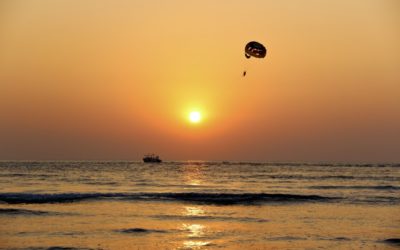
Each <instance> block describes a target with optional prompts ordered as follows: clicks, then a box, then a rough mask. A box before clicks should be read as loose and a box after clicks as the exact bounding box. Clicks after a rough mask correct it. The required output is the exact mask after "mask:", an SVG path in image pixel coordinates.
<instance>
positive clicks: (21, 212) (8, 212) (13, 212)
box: [0, 208, 58, 216]
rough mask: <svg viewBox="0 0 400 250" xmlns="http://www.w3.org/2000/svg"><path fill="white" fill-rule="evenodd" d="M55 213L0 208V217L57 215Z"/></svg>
mask: <svg viewBox="0 0 400 250" xmlns="http://www.w3.org/2000/svg"><path fill="white" fill-rule="evenodd" d="M57 214H58V213H55V212H46V211H40V210H28V209H18V208H0V216H1V215H57Z"/></svg>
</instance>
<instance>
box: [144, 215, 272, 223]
mask: <svg viewBox="0 0 400 250" xmlns="http://www.w3.org/2000/svg"><path fill="white" fill-rule="evenodd" d="M151 217H152V218H154V219H157V220H181V221H182V220H200V221H201V220H204V221H236V222H257V223H264V222H268V220H266V219H261V218H251V217H227V216H207V215H155V216H151Z"/></svg>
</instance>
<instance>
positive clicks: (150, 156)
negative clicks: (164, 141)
mask: <svg viewBox="0 0 400 250" xmlns="http://www.w3.org/2000/svg"><path fill="white" fill-rule="evenodd" d="M143 162H151V163H161V162H162V160H161V159H160V157H159V156H158V155H155V154H147V155H145V156H144V157H143Z"/></svg>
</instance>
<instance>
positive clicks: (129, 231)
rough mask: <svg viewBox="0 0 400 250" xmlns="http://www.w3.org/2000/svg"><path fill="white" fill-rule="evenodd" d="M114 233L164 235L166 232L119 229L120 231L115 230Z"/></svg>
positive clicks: (138, 228)
mask: <svg viewBox="0 0 400 250" xmlns="http://www.w3.org/2000/svg"><path fill="white" fill-rule="evenodd" d="M116 231H117V232H120V233H129V234H148V233H166V232H167V231H165V230H156V229H145V228H140V227H135V228H128V229H121V230H116Z"/></svg>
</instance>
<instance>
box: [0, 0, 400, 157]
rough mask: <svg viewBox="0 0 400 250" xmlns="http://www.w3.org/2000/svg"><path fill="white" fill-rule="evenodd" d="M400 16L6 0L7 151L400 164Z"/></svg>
mask: <svg viewBox="0 0 400 250" xmlns="http://www.w3.org/2000/svg"><path fill="white" fill-rule="evenodd" d="M399 11H400V2H399V1H396V0H383V1H375V0H363V1H362V0H353V1H344V0H340V1H334V2H321V1H316V0H315V1H314V0H311V1H279V2H278V1H264V0H252V1H239V0H234V1H226V0H225V1H218V2H216V1H211V0H206V1H201V2H197V1H181V0H171V1H159V0H137V1H115V2H109V1H84V2H81V1H20V0H16V1H10V0H5V1H1V2H0V159H4V160H65V159H71V160H120V159H122V160H128V159H133V160H140V159H141V157H142V156H143V154H145V153H147V152H154V153H156V154H159V155H160V156H161V158H162V159H164V160H167V161H168V160H171V159H198V160H211V161H212V160H221V161H222V160H227V161H256V162H275V161H279V162H400V84H399V83H400V70H399V66H400V29H399V24H400V15H399V14H398V13H399ZM253 40H254V41H258V42H261V43H263V44H264V45H265V46H266V47H267V49H268V53H267V56H266V58H264V59H255V58H251V59H249V60H247V59H246V58H245V56H244V46H245V45H246V43H247V42H249V41H253ZM244 70H246V71H247V75H246V77H243V76H242V73H243V71H244ZM193 111H197V112H200V113H201V116H202V120H201V121H200V122H198V123H196V124H194V123H191V122H190V121H189V119H188V114H189V113H190V112H193Z"/></svg>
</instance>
